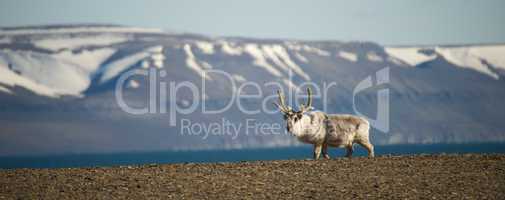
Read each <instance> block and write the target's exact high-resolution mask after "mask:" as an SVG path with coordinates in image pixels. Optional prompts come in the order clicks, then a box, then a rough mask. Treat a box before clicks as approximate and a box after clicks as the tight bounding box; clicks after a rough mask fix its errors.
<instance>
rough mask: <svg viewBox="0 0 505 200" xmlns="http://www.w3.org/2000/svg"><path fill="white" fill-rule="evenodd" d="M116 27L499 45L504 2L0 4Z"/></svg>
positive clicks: (19, 15)
mask: <svg viewBox="0 0 505 200" xmlns="http://www.w3.org/2000/svg"><path fill="white" fill-rule="evenodd" d="M63 23H114V24H123V25H132V26H142V27H155V28H163V29H166V30H173V31H178V32H193V33H201V34H207V35H211V36H245V37H259V38H295V39H316V40H324V39H329V40H343V41H348V40H368V41H375V42H379V43H382V44H396V45H398V44H448V43H451V44H460V43H492V42H500V43H505V1H502V0H485V1H478V0H475V1H474V0H419V1H407V0H396V1H392V0H386V1H379V0H365V1H352V0H348V1H337V0H248V1H242V0H215V1H211V0H180V1H170V0H145V1H141V0H138V1H135V0H121V1H120V0H114V1H113V0H75V1H74V0H1V1H0V26H4V27H5V26H21V25H39V24H63Z"/></svg>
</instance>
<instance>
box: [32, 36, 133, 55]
mask: <svg viewBox="0 0 505 200" xmlns="http://www.w3.org/2000/svg"><path fill="white" fill-rule="evenodd" d="M128 40H129V37H127V36H122V35H110V34H100V35H96V36H80V37H58V38H47V39H41V40H35V41H33V43H34V45H35V46H37V47H39V48H43V49H49V50H52V51H58V50H60V49H70V50H73V49H76V48H79V47H83V46H91V45H96V46H108V45H113V44H117V43H123V42H126V41H128Z"/></svg>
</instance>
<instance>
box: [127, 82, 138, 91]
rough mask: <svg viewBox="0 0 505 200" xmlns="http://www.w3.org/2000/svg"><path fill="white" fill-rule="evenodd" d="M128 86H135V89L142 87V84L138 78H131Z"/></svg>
mask: <svg viewBox="0 0 505 200" xmlns="http://www.w3.org/2000/svg"><path fill="white" fill-rule="evenodd" d="M127 87H128V88H133V89H136V88H139V87H140V84H139V82H138V81H136V80H130V81H128V86H127Z"/></svg>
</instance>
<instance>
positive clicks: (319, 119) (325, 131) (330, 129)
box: [274, 88, 374, 160]
mask: <svg viewBox="0 0 505 200" xmlns="http://www.w3.org/2000/svg"><path fill="white" fill-rule="evenodd" d="M307 94H308V100H307V103H306V104H305V105H304V104H300V106H299V111H294V110H293V108H291V107H290V106H286V103H285V98H284V95H283V94H282V93H281V92H280V91H277V95H278V96H279V103H274V104H275V105H276V106H277V107H278V108H279V109H280V111H281V112H282V113H283V115H284V120H285V121H286V125H287V126H286V128H287V130H288V132H290V133H291V134H293V135H294V136H296V137H297V138H298V140H299V141H301V142H304V143H309V144H313V145H314V159H316V160H317V159H319V157H320V155H321V151H322V153H323V157H324V158H326V159H329V158H330V156H329V155H328V146H331V147H338V148H346V149H347V154H346V157H348V158H350V157H352V153H353V144H354V143H358V144H359V145H361V146H363V147H364V148H366V150H367V151H368V157H374V147H373V145H372V143H370V139H369V133H368V132H369V129H370V124H369V123H368V121H367V120H366V119H364V118H362V117H358V116H354V115H344V114H326V113H324V112H322V111H312V109H313V107H312V97H311V95H312V92H311V90H310V88H307Z"/></svg>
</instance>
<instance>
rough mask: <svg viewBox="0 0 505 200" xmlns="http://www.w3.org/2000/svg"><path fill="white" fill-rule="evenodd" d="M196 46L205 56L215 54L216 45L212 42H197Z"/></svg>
mask: <svg viewBox="0 0 505 200" xmlns="http://www.w3.org/2000/svg"><path fill="white" fill-rule="evenodd" d="M195 44H196V46H197V47H198V48H199V49H200V50H201V51H202V52H203V53H204V54H213V53H214V45H213V44H212V43H210V42H206V41H197V42H195Z"/></svg>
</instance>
